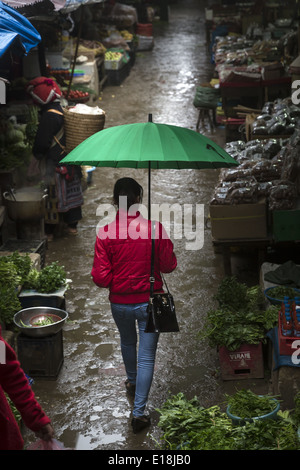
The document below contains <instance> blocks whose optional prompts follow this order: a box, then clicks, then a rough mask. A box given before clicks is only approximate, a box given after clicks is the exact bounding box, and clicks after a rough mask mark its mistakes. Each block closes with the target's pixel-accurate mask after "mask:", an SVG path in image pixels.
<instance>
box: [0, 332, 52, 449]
mask: <svg viewBox="0 0 300 470" xmlns="http://www.w3.org/2000/svg"><path fill="white" fill-rule="evenodd" d="M0 353H1V354H0V450H22V449H23V447H24V441H23V438H22V435H21V433H20V430H19V427H18V424H17V422H16V420H15V418H14V415H13V413H12V411H11V408H10V406H9V404H8V401H7V399H6V396H5V394H4V392H5V393H6V394H7V395H8V396H9V398H10V399H11V401H12V402H13V404H14V405H15V407H16V408H17V409H18V411H19V412H20V414H21V417H22V419H23V421H24V423H25V425H26V426H27V427H28V428H29V429H30V430H31V431H33V432H35V434H36V436H37V437H39V438H41V439H43V440H45V441H50V440H51V439H52V438H53V436H54V431H53V428H52V426H51V424H50V419H49V418H48V416H46V414H45V413H44V411H43V410H42V408H41V406H40V405H39V403H38V402H37V401H36V399H35V397H34V393H33V391H32V389H31V387H30V385H29V382H28V379H27V377H26V375H25V374H24V372H23V370H22V369H21V367H20V363H19V362H18V360H17V357H16V354H15V352H14V350H13V349H12V348H11V346H9V344H8V343H7V342H6V341H5V340H4V339H3V338H2V336H1V330H0Z"/></svg>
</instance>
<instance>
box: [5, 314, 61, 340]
mask: <svg viewBox="0 0 300 470" xmlns="http://www.w3.org/2000/svg"><path fill="white" fill-rule="evenodd" d="M47 315H48V316H52V319H53V320H54V323H51V324H50V325H42V326H35V325H33V324H32V322H34V320H36V318H38V317H42V316H47ZM56 317H57V318H58V320H57V318H56ZM67 318H68V313H67V312H66V311H65V310H60V309H59V308H53V307H30V308H25V309H23V310H20V311H19V312H17V313H16V314H15V315H14V323H15V325H16V326H17V327H18V328H19V329H20V330H21V332H22V333H24V334H25V335H26V336H31V337H34V338H42V337H44V336H50V335H54V334H55V333H58V332H59V331H60V330H61V329H62V327H63V325H64V323H65V321H66V319H67ZM56 320H57V321H56Z"/></svg>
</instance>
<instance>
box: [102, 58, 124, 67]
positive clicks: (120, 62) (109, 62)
mask: <svg viewBox="0 0 300 470" xmlns="http://www.w3.org/2000/svg"><path fill="white" fill-rule="evenodd" d="M122 65H123V56H121V57H120V58H119V59H118V60H105V61H104V66H105V70H119V69H120V68H122Z"/></svg>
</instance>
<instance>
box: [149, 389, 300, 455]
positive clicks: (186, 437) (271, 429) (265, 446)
mask: <svg viewBox="0 0 300 470" xmlns="http://www.w3.org/2000/svg"><path fill="white" fill-rule="evenodd" d="M243 393H246V394H247V396H248V395H249V394H248V393H247V391H245V392H243V391H241V392H239V394H240V396H241V395H242V394H243ZM252 395H253V396H254V394H252ZM234 398H235V397H231V398H230V399H231V401H232V402H233V400H234ZM254 401H255V402H256V401H257V396H256V397H254ZM227 404H228V403H227ZM248 408H249V409H251V403H249V407H248ZM157 411H158V412H159V414H160V420H159V423H158V426H159V427H160V428H161V429H162V432H163V435H162V437H161V441H162V444H161V447H162V448H163V449H167V450H299V448H300V443H299V440H298V436H297V428H298V426H299V410H298V411H297V409H295V411H294V412H293V413H292V414H291V413H290V412H287V411H284V412H281V411H279V412H278V414H277V416H278V419H277V420H273V419H265V420H255V421H253V422H247V423H245V424H244V425H243V426H237V425H234V424H233V423H232V421H231V419H229V418H228V416H227V414H226V413H224V412H222V410H221V408H220V407H219V406H217V405H215V406H211V407H209V408H204V407H203V406H201V403H200V402H199V400H198V398H197V397H194V398H192V399H191V400H188V399H187V398H186V397H185V396H184V394H183V393H179V394H177V395H175V396H171V397H170V398H169V399H168V400H167V401H166V402H165V403H164V405H163V407H162V408H161V409H158V410H157ZM260 414H261V413H260Z"/></svg>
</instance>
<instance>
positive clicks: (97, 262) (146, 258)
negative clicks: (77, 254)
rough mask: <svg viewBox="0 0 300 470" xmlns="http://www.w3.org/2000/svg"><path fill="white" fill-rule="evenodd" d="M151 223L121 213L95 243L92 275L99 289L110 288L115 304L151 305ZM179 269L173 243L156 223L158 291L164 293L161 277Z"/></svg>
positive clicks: (156, 282) (110, 298)
mask: <svg viewBox="0 0 300 470" xmlns="http://www.w3.org/2000/svg"><path fill="white" fill-rule="evenodd" d="M150 230H151V222H150V221H149V220H147V219H145V218H144V217H142V215H141V214H140V213H139V212H137V214H136V215H135V216H131V215H128V214H127V212H125V211H122V210H120V211H119V212H118V213H117V216H116V219H115V220H114V221H113V222H112V223H110V224H108V225H106V226H105V227H102V228H100V230H99V232H98V236H97V239H96V243H95V255H94V264H93V268H92V272H91V275H92V277H93V281H94V282H95V284H96V285H97V286H99V287H108V288H109V290H110V295H109V300H110V301H111V302H112V303H119V304H134V303H143V302H148V300H149V293H150V280H149V279H150V269H151V245H152V244H151V235H150V234H151V231H150ZM176 266H177V260H176V256H175V254H174V251H173V243H172V242H171V240H170V239H169V237H168V235H167V233H166V231H165V230H164V228H163V226H162V225H161V224H160V223H159V222H156V238H155V265H154V274H155V283H154V290H155V291H161V290H162V285H163V283H162V279H161V275H160V273H161V272H162V273H169V272H171V271H173V270H174V269H175V268H176Z"/></svg>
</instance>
